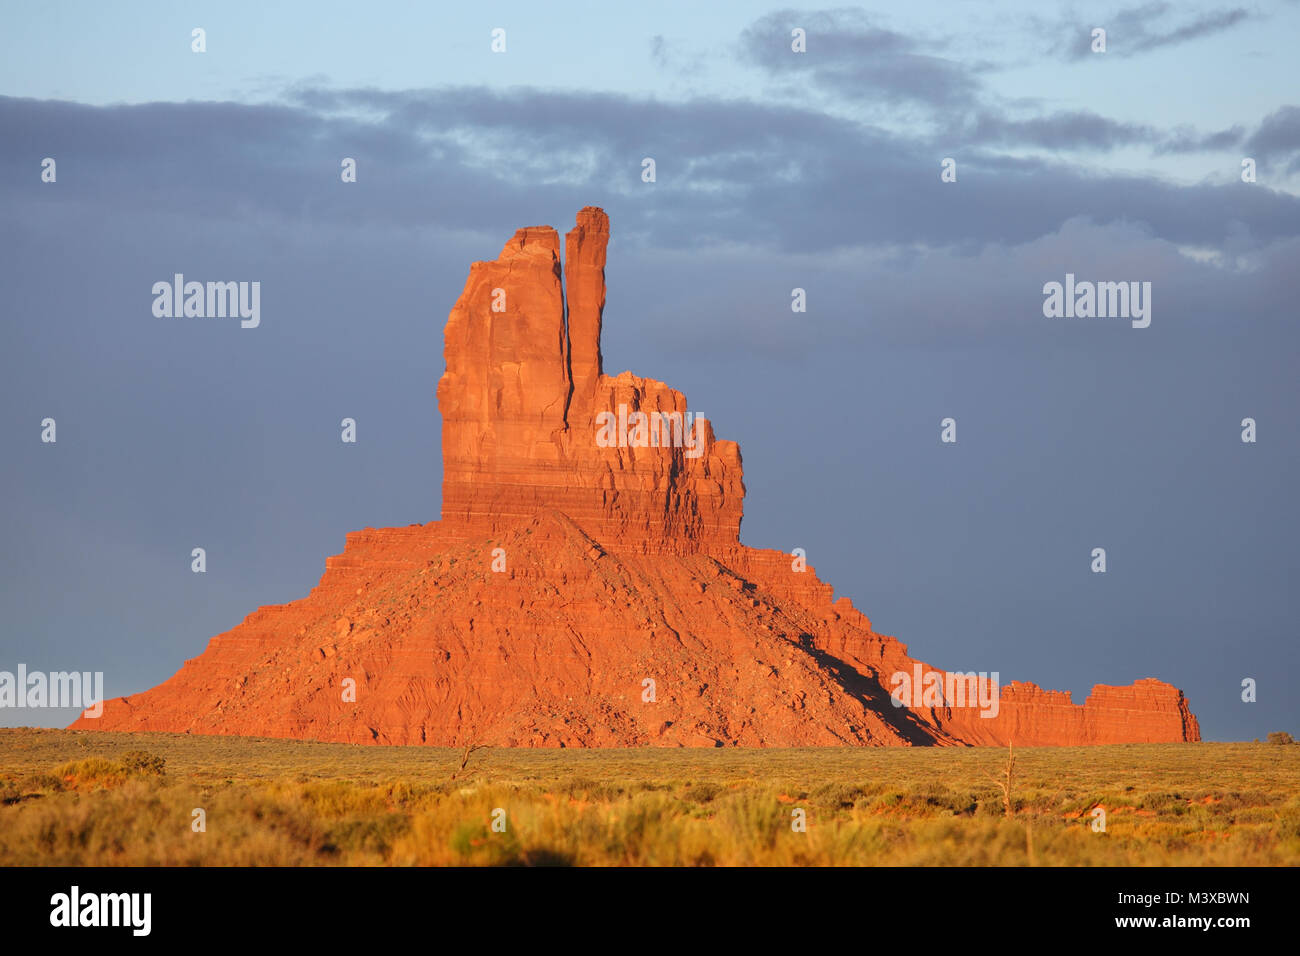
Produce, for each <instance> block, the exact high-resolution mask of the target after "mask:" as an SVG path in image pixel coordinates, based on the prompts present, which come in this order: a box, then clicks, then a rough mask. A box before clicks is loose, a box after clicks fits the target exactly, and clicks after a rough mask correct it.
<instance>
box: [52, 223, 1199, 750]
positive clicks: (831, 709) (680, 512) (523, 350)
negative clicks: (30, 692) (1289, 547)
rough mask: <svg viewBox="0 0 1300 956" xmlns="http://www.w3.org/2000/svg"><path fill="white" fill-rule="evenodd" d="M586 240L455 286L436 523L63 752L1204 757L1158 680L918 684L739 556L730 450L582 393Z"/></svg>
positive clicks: (352, 561)
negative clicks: (1091, 748) (859, 751)
mask: <svg viewBox="0 0 1300 956" xmlns="http://www.w3.org/2000/svg"><path fill="white" fill-rule="evenodd" d="M608 237H609V222H608V219H607V218H606V216H605V214H604V212H602V211H601V210H599V209H595V208H591V207H589V208H586V209H583V210H582V211H581V212H580V213H579V214H578V221H577V225H576V226H575V228H574V229H573V230H572V231H571V232H569V234H568V235H567V236H566V238H565V244H564V261H563V264H562V263H561V247H560V241H559V235H558V234H557V233H556V232H555V230H554V229H551V228H550V227H531V228H527V229H521V230H519V231H518V232H517V233H516V234H515V236H514V238H512V239H511V240H510V242H508V243H507V244H506V246H505V248H504V249H503V250H502V252H501V255H500V256H499V257H498V258H497V259H496V260H495V261H494V262H479V263H475V264H474V265H473V267H472V268H471V270H470V275H469V279H468V281H467V282H466V285H465V290H464V292H463V293H462V295H461V297H460V299H459V300H458V301H457V302H456V305H455V307H454V308H453V309H452V311H451V315H450V317H449V320H448V322H447V326H446V336H445V353H444V357H445V359H446V372H445V374H444V375H443V376H442V379H441V380H440V382H439V383H438V393H437V394H438V404H439V407H440V410H441V412H442V418H443V428H442V448H443V468H444V479H443V512H442V518H441V520H440V521H435V522H431V523H429V524H425V525H412V526H410V527H406V528H386V529H379V530H374V529H368V530H365V531H359V532H355V533H353V534H350V535H348V538H347V544H346V546H345V548H344V551H343V553H342V554H341V555H337V556H335V557H333V558H329V559H328V560H327V561H326V570H325V574H324V576H323V577H322V578H321V581H320V584H319V585H318V586H317V587H316V588H314V589H313V590H312V592H311V593H310V594H309V595H308V596H307V597H305V598H303V599H301V600H299V601H295V602H293V603H291V604H285V605H276V606H272V607H264V608H261V609H259V610H258V611H257V612H256V613H254V614H252V615H250V616H249V617H248V618H246V619H245V620H244V622H243V623H241V624H240V625H239V626H237V627H235V628H233V629H232V630H230V631H228V632H226V633H225V634H221V635H218V636H217V637H215V638H213V639H212V640H211V642H210V643H209V645H208V648H207V650H206V651H205V652H204V653H203V654H202V655H200V656H199V657H196V658H194V659H192V660H189V661H186V662H185V664H184V666H183V667H182V668H181V669H180V671H178V672H177V674H176V675H175V676H173V677H172V678H171V679H170V680H168V681H167V682H165V683H163V684H161V685H159V686H158V687H155V688H154V689H152V690H150V691H146V692H144V693H141V694H136V695H132V696H130V697H126V698H119V699H116V700H112V701H109V702H107V703H106V705H105V708H104V713H103V716H102V717H100V718H99V719H91V718H87V717H83V718H81V719H80V720H78V721H77V722H76V723H75V724H74V725H73V726H74V727H80V728H88V729H94V728H98V729H112V730H163V731H183V732H193V733H205V734H241V735H261V736H271V737H302V738H313V739H319V740H334V741H352V742H361V743H372V742H373V743H394V744H401V743H427V744H438V745H462V744H467V743H484V744H496V745H503V746H631V745H659V746H724V745H741V746H801V745H831V744H869V745H902V746H910V745H923V744H938V745H961V744H998V745H1001V744H1005V743H1007V742H1014V743H1016V744H1017V745H1022V746H1033V745H1052V744H1099V743H1122V742H1147V741H1183V740H1198V739H1200V734H1199V729H1198V727H1197V723H1196V718H1195V717H1194V716H1192V714H1191V712H1190V710H1189V709H1188V705H1187V702H1186V700H1185V699H1184V697H1183V695H1182V693H1181V692H1180V691H1179V690H1178V689H1177V688H1175V687H1172V686H1170V685H1168V684H1165V683H1163V682H1161V681H1157V680H1149V679H1148V680H1142V681H1138V682H1137V683H1136V684H1134V685H1132V686H1130V687H1109V686H1104V685H1099V686H1097V687H1095V688H1094V689H1093V692H1092V694H1091V695H1090V697H1089V698H1088V700H1087V701H1086V702H1085V703H1084V704H1083V705H1081V706H1080V705H1076V704H1074V703H1073V702H1072V701H1071V699H1070V695H1069V694H1068V693H1060V692H1055V691H1043V690H1040V689H1039V688H1038V687H1036V686H1034V685H1033V684H1020V683H1016V684H1011V685H1008V686H1006V687H1004V688H1000V693H996V692H995V688H994V687H993V685H992V684H991V683H990V682H989V681H988V680H987V679H981V678H980V677H979V676H977V675H973V676H971V677H969V678H959V677H957V676H956V675H949V674H946V673H945V672H943V671H937V670H934V669H932V668H930V667H929V666H928V665H925V664H923V663H921V662H920V661H917V660H916V659H914V658H912V657H910V656H909V654H908V649H907V647H906V646H905V645H903V644H902V643H900V642H899V641H897V640H895V639H894V638H892V637H889V636H887V635H883V634H878V633H876V632H875V631H874V630H873V628H872V626H871V622H870V621H869V620H868V619H867V618H866V617H865V616H864V615H863V614H862V613H861V612H859V611H858V610H857V609H855V608H854V607H853V605H852V604H851V602H850V601H849V600H848V599H847V598H840V599H838V600H834V599H833V595H832V589H831V587H830V586H829V585H827V584H825V583H823V582H821V581H820V580H819V579H818V578H817V575H816V572H815V571H814V570H813V569H812V568H810V567H804V566H803V563H802V561H800V560H798V559H792V556H791V555H787V554H783V553H781V552H777V551H768V550H760V549H754V548H748V547H745V546H744V545H742V544H740V540H739V531H740V520H741V513H742V504H743V498H744V484H743V481H742V474H741V458H740V450H739V448H738V447H737V446H736V444H735V443H734V442H729V441H721V440H718V439H717V438H716V437H715V436H714V433H713V430H712V427H711V425H709V424H708V423H707V422H705V421H704V420H703V419H692V417H691V416H690V415H689V414H688V411H689V410H688V408H687V405H686V399H685V397H684V396H683V395H681V393H679V392H676V391H674V390H673V389H671V388H669V387H668V386H667V385H665V384H663V383H662V382H657V381H654V380H651V379H644V378H639V377H637V376H634V375H632V374H631V373H630V372H624V373H622V374H621V375H618V376H609V375H606V374H605V373H604V370H603V368H602V358H601V347H600V336H601V324H602V321H603V312H604V304H605V279H604V267H605V254H606V243H607V241H608ZM562 265H563V268H562ZM566 299H567V303H566ZM900 675H906V676H907V679H906V680H904V679H902V678H901V677H900ZM909 681H910V684H914V685H915V686H910V685H909ZM940 688H943V689H940Z"/></svg>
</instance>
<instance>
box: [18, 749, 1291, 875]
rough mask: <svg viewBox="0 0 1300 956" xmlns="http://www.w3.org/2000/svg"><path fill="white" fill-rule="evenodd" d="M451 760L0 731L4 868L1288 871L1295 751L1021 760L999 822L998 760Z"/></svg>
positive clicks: (724, 754)
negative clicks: (500, 812) (500, 820)
mask: <svg viewBox="0 0 1300 956" xmlns="http://www.w3.org/2000/svg"><path fill="white" fill-rule="evenodd" d="M465 756H466V755H465V754H464V753H463V752H462V751H453V750H449V749H439V748H426V747H391V748H384V747H364V746H350V745H346V744H319V743H309V742H301V741H278V740H264V739H249V738H229V737H193V736H187V735H181V734H116V733H97V732H85V731H82V732H74V731H59V730H31V729H18V730H0V864H5V865H44V864H64V865H68V864H72V865H115V864H122V865H200V864H202V865H209V866H213V865H216V866H220V865H232V864H233V865H245V864H259V865H321V864H326V865H328V864H344V865H370V864H396V865H410V864H414V865H427V864H433V865H444V864H456V865H493V864H497V865H499V864H523V865H529V864H533V865H536V864H579V865H622V864H646V865H748V864H758V865H938V866H944V865H958V866H961V865H985V864H988V865H1011V866H1019V865H1040V866H1041V865H1056V866H1078V865H1085V866H1107V865H1167V864H1180V865H1198V864H1206V865H1228V866H1236V865H1294V864H1297V863H1300V747H1295V746H1275V745H1268V744H1188V745H1180V744H1170V745H1164V744H1158V745H1157V744H1153V745H1130V746H1115V747H1090V748H1065V749H1056V748H1025V749H1017V750H1016V753H1015V782H1014V787H1013V790H1012V792H1011V799H1010V804H1009V811H1010V815H1008V805H1007V803H1006V802H1004V794H1003V792H1002V790H1001V788H1000V786H999V785H998V784H997V783H995V782H994V781H993V780H990V777H995V776H998V775H1005V768H1006V763H1007V753H1006V751H1003V750H997V749H991V748H990V749H984V748H972V749H929V748H927V749H921V748H918V749H909V748H897V749H882V750H877V749H862V748H828V749H800V750H738V749H717V750H712V749H710V750H677V749H673V750H653V749H647V750H604V751H599V750H589V751H576V750H500V749H489V750H479V751H476V752H474V753H472V754H471V755H469V759H468V761H467V766H465V767H464V768H463V769H461V765H462V761H464V760H465ZM453 778H454V779H453ZM1098 805H1100V806H1102V807H1104V808H1105V810H1106V815H1107V819H1106V832H1104V833H1096V832H1093V830H1092V829H1091V823H1092V817H1091V815H1090V812H1091V810H1092V808H1093V807H1095V806H1098ZM195 808H202V809H203V810H204V811H205V814H206V831H205V832H201V833H196V832H194V831H193V830H192V829H191V821H192V819H193V817H192V811H193V810H194V809H195ZM497 808H501V809H504V810H505V812H506V817H505V819H506V828H505V832H494V831H493V830H492V828H491V821H492V815H493V811H494V810H496V809H497ZM796 809H802V810H803V811H805V813H806V815H807V821H808V825H807V832H804V833H799V832H795V831H794V830H793V829H792V828H791V821H792V819H793V817H792V812H793V811H794V810H796Z"/></svg>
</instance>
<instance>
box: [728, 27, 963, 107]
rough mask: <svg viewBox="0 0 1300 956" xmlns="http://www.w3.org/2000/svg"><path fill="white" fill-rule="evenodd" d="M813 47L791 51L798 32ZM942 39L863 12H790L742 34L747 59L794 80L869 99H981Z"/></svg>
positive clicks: (941, 103)
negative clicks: (891, 26)
mask: <svg viewBox="0 0 1300 956" xmlns="http://www.w3.org/2000/svg"><path fill="white" fill-rule="evenodd" d="M795 28H800V29H802V30H804V31H805V33H806V40H807V52H805V53H794V52H793V51H792V50H791V42H792V37H791V31H792V30H794V29H795ZM941 48H942V45H941V44H938V43H935V42H931V41H925V40H922V39H919V38H915V37H909V36H906V35H904V34H901V33H897V32H895V31H893V30H887V29H884V28H882V27H879V26H877V25H876V24H875V23H874V22H873V21H872V20H871V18H869V17H868V16H867V15H866V14H865V13H863V12H862V11H845V10H824V11H816V12H805V13H800V12H796V11H793V10H783V11H779V12H777V13H771V14H768V15H767V16H765V17H763V18H761V19H759V20H757V21H755V22H754V23H753V24H752V25H751V26H749V27H748V28H747V29H746V30H745V31H744V32H743V33H742V34H741V39H740V49H741V54H742V57H743V58H744V59H746V60H748V61H749V62H751V63H754V64H756V65H758V66H760V67H762V68H763V69H765V70H767V71H768V72H769V73H771V74H772V75H773V76H776V77H779V78H781V79H783V80H786V81H789V82H791V83H808V84H811V85H813V86H815V87H819V88H822V89H824V90H827V91H829V92H832V93H835V94H837V95H839V96H843V97H846V98H849V99H851V100H854V101H857V102H861V103H864V104H870V103H884V104H897V103H917V104H921V105H924V106H926V107H931V108H941V109H947V108H955V107H960V106H964V105H967V104H969V103H972V102H974V100H975V98H976V96H977V93H978V91H979V87H980V83H979V81H978V79H976V77H975V76H974V72H973V71H972V70H971V69H970V68H969V67H967V66H964V65H963V64H961V63H958V62H957V61H955V60H951V59H948V58H946V57H944V56H941V55H939V54H940V51H941Z"/></svg>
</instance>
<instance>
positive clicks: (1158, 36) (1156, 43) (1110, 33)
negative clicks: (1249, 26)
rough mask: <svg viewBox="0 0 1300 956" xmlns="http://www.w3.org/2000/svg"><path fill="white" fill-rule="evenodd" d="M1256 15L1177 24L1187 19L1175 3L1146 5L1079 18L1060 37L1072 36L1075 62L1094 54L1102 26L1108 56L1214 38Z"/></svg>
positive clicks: (1206, 16)
mask: <svg viewBox="0 0 1300 956" xmlns="http://www.w3.org/2000/svg"><path fill="white" fill-rule="evenodd" d="M1251 16H1253V14H1252V13H1251V12H1250V11H1249V10H1246V9H1245V8H1243V7H1234V8H1233V9H1230V10H1216V11H1212V12H1209V13H1203V14H1201V15H1200V16H1197V17H1194V18H1193V19H1191V20H1190V21H1187V22H1183V23H1181V24H1178V25H1175V24H1173V23H1170V22H1169V21H1170V20H1178V19H1185V17H1183V16H1182V14H1181V11H1180V10H1179V9H1178V8H1177V7H1175V6H1174V5H1173V4H1169V3H1164V2H1159V3H1146V4H1143V5H1142V6H1138V7H1128V8H1126V9H1124V10H1120V11H1119V12H1118V13H1114V14H1111V15H1110V16H1104V15H1092V20H1091V21H1088V22H1086V23H1085V22H1082V21H1081V20H1079V19H1078V18H1072V19H1070V20H1068V21H1065V22H1062V23H1059V24H1057V26H1056V28H1055V29H1056V30H1057V31H1058V35H1063V36H1068V37H1069V39H1068V40H1067V41H1066V46H1065V51H1066V54H1067V56H1069V57H1070V59H1073V60H1082V59H1086V58H1087V57H1089V56H1092V55H1093V52H1092V31H1093V28H1095V27H1102V28H1103V29H1105V31H1106V53H1107V55H1115V54H1118V55H1120V56H1123V55H1125V54H1133V53H1146V52H1148V51H1150V50H1158V49H1160V48H1162V47H1168V46H1176V45H1177V44H1179V43H1187V42H1188V41H1190V40H1196V39H1200V38H1201V37H1206V36H1212V35H1213V34H1216V33H1222V32H1223V31H1224V30H1228V29H1231V28H1232V27H1234V26H1236V25H1237V24H1238V23H1241V22H1243V21H1245V20H1248V19H1250V17H1251Z"/></svg>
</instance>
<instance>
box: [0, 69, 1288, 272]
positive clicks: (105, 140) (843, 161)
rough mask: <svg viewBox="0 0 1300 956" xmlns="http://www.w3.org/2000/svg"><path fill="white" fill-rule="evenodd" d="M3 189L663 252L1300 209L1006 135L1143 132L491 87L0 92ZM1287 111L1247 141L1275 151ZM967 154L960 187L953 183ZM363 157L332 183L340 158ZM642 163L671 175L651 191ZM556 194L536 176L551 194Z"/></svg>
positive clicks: (823, 245) (1208, 234) (1095, 122)
mask: <svg viewBox="0 0 1300 956" xmlns="http://www.w3.org/2000/svg"><path fill="white" fill-rule="evenodd" d="M0 125H2V126H3V127H4V128H5V129H6V131H7V132H8V134H9V135H7V136H6V137H5V139H4V140H3V142H2V143H0V170H3V172H4V177H3V181H2V182H0V196H3V195H6V194H7V195H8V201H9V203H10V204H11V205H15V206H17V205H21V204H22V203H23V202H25V201H27V199H28V197H29V193H30V190H29V188H28V186H27V185H26V184H27V180H28V179H30V178H31V177H30V176H29V175H28V173H29V172H30V168H31V163H32V162H33V161H34V160H33V156H35V158H36V160H37V161H38V160H39V158H40V157H41V156H46V155H52V156H56V157H57V159H58V162H59V168H60V190H59V193H58V198H57V199H56V201H58V202H65V201H66V202H72V201H90V200H92V199H93V200H94V201H98V202H102V203H105V204H107V205H108V206H109V207H117V208H120V209H121V210H123V212H124V214H125V212H126V211H128V210H140V209H146V208H155V209H160V210H163V211H166V210H169V209H175V208H183V209H188V210H190V211H192V212H193V213H195V214H201V215H204V216H208V217H217V218H221V217H226V216H231V215H235V214H238V212H239V211H240V210H241V209H243V207H250V208H255V209H256V210H258V212H259V214H261V215H265V216H275V217H280V218H283V219H295V220H297V219H301V220H306V221H312V220H314V219H322V220H331V221H334V222H349V223H352V222H355V223H357V224H364V223H376V224H381V223H390V224H394V225H399V226H406V227H414V226H427V225H429V224H431V223H436V224H438V225H439V226H440V227H443V228H450V229H461V230H475V231H477V230H492V231H494V232H495V231H498V230H500V229H504V228H507V227H510V228H512V227H513V226H515V225H518V221H517V220H518V219H519V216H520V211H521V210H526V211H527V210H534V211H536V213H537V215H538V216H540V217H541V219H542V220H543V221H549V218H554V212H553V210H557V209H558V210H569V209H573V208H578V207H580V206H582V205H585V204H588V203H590V202H602V201H608V200H611V199H614V198H618V199H620V200H622V201H624V202H625V203H626V205H627V208H628V211H630V212H631V216H630V217H629V216H628V214H627V212H625V214H624V215H625V219H624V221H623V224H622V225H623V234H624V235H626V236H629V237H632V238H633V239H634V240H635V241H637V242H643V243H647V244H651V245H660V246H665V247H669V246H682V245H685V246H703V245H707V244H709V243H713V242H718V241H728V242H745V243H749V244H753V245H757V246H768V247H771V248H775V249H789V250H798V251H804V252H817V251H823V250H831V249H836V248H844V247H850V246H854V245H860V244H872V243H900V242H901V243H923V244H929V245H947V244H951V243H964V242H975V243H984V242H1001V243H1014V242H1023V241H1026V240H1029V239H1032V238H1034V237H1037V236H1041V235H1045V234H1047V233H1050V232H1053V231H1055V230H1056V229H1057V228H1058V227H1059V226H1060V224H1061V223H1063V222H1065V221H1066V220H1068V219H1071V218H1073V217H1077V216H1080V215H1086V216H1090V217H1092V218H1093V219H1095V220H1096V221H1099V222H1108V221H1115V220H1126V221H1139V222H1144V223H1146V224H1147V225H1148V226H1149V228H1151V230H1152V231H1153V233H1154V234H1155V235H1156V236H1158V237H1160V238H1163V239H1166V240H1169V241H1172V242H1179V243H1191V244H1210V245H1213V244H1216V243H1218V242H1220V241H1221V240H1222V239H1223V237H1224V235H1225V234H1226V233H1227V231H1228V229H1229V226H1230V224H1234V223H1235V224H1239V225H1240V226H1241V227H1243V228H1245V229H1247V230H1248V231H1249V232H1250V233H1251V234H1252V235H1254V236H1256V237H1257V238H1260V239H1269V238H1276V237H1281V236H1291V235H1295V234H1296V231H1297V228H1298V227H1297V223H1298V222H1300V200H1297V199H1296V198H1294V197H1291V196H1287V195H1285V194H1277V193H1273V192H1270V191H1268V190H1267V189H1266V188H1264V187H1262V186H1261V187H1260V188H1257V189H1251V190H1241V189H1234V188H1231V187H1218V186H1212V185H1197V186H1177V185H1171V184H1168V183H1164V182H1161V181H1158V180H1155V179H1151V178H1146V177H1142V176H1132V175H1128V176H1121V175H1113V174H1105V173H1097V172H1084V171H1080V170H1078V169H1075V168H1073V167H1071V166H1069V165H1066V164H1063V163H1059V162H1055V161H1048V160H1038V161H1026V160H1023V159H1011V158H1008V157H1005V156H1001V155H1000V154H998V153H997V152H996V151H995V150H992V149H989V148H981V145H980V144H986V143H989V142H994V143H996V142H998V140H1000V139H1001V138H1006V139H1007V140H1009V141H1016V142H1021V141H1025V140H1029V141H1031V142H1035V143H1038V144H1040V145H1042V146H1045V147H1049V148H1050V147H1052V146H1053V145H1054V144H1065V145H1066V146H1078V145H1080V144H1081V143H1086V142H1093V143H1096V142H1104V143H1106V144H1108V145H1115V144H1122V143H1124V142H1126V141H1130V140H1134V139H1141V138H1142V137H1146V136H1148V135H1150V131H1149V130H1147V129H1146V128H1145V127H1133V126H1128V125H1125V124H1114V123H1110V122H1109V121H1106V120H1103V119H1102V118H1100V117H1092V116H1088V115H1081V114H1060V115H1057V116H1050V117H1045V118H1041V119H1038V120H1028V121H1023V122H1019V123H1013V122H1010V121H1007V120H1002V119H998V118H996V117H991V116H989V115H987V114H984V115H981V116H980V117H979V119H977V121H976V122H975V124H974V126H973V127H972V130H973V131H971V132H969V134H968V135H967V136H966V137H965V138H963V137H962V135H958V136H956V137H955V138H946V137H943V138H939V139H938V140H937V141H936V142H933V143H929V142H926V141H922V140H917V139H903V138H900V137H899V136H897V135H895V134H892V133H890V132H887V131H885V130H881V129H879V128H876V127H873V126H869V125H865V124H858V123H853V122H849V121H845V120H843V119H841V118H838V117H831V116H827V115H825V114H822V113H818V112H815V111H812V110H801V109H795V108H792V107H785V106H775V105H760V104H756V103H753V102H748V101H718V100H695V101H688V102H684V103H665V102H657V101H652V100H641V99H634V98H629V97H626V96H620V95H612V94H589V93H557V92H538V91H534V90H526V89H525V90H515V91H510V92H505V93H497V92H492V91H489V90H485V89H481V88H460V89H451V90H445V89H444V90H423V91H407V92H377V91H368V90H352V91H321V90H309V91H301V92H298V93H296V94H295V99H294V100H293V102H292V103H291V104H290V105H278V106H258V105H235V104H209V103H191V104H146V105H139V106H110V107H87V106H80V105H74V104H68V103H35V102H33V101H28V100H17V99H0ZM1293 133H1294V118H1293V116H1292V114H1290V113H1286V114H1275V116H1274V118H1272V119H1271V120H1270V122H1269V123H1266V124H1265V127H1263V128H1261V130H1260V131H1259V132H1258V133H1257V134H1256V136H1255V137H1254V139H1255V141H1256V142H1258V143H1260V144H1261V146H1263V147H1264V148H1266V149H1272V150H1277V149H1282V148H1284V147H1285V144H1287V143H1289V142H1291V139H1290V138H1289V137H1290V136H1291V135H1292V134H1293ZM954 144H956V145H957V146H963V147H965V148H964V149H963V150H960V151H959V152H960V155H959V156H957V158H958V162H959V169H960V176H961V180H960V181H961V183H962V184H963V185H962V186H961V188H957V189H952V188H947V187H945V186H944V185H943V184H941V183H940V181H939V163H940V160H941V159H942V158H943V157H945V156H950V155H954V153H953V152H951V150H953V149H954ZM344 156H348V157H354V158H356V159H357V161H358V168H359V182H358V184H357V185H358V188H357V189H355V190H344V191H342V192H340V190H339V186H340V184H339V178H338V170H339V162H340V160H341V158H342V157H344ZM643 157H652V158H654V159H655V161H656V164H657V181H656V182H655V183H653V184H648V183H643V182H642V181H641V162H642V159H643ZM539 183H540V184H542V185H539Z"/></svg>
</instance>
